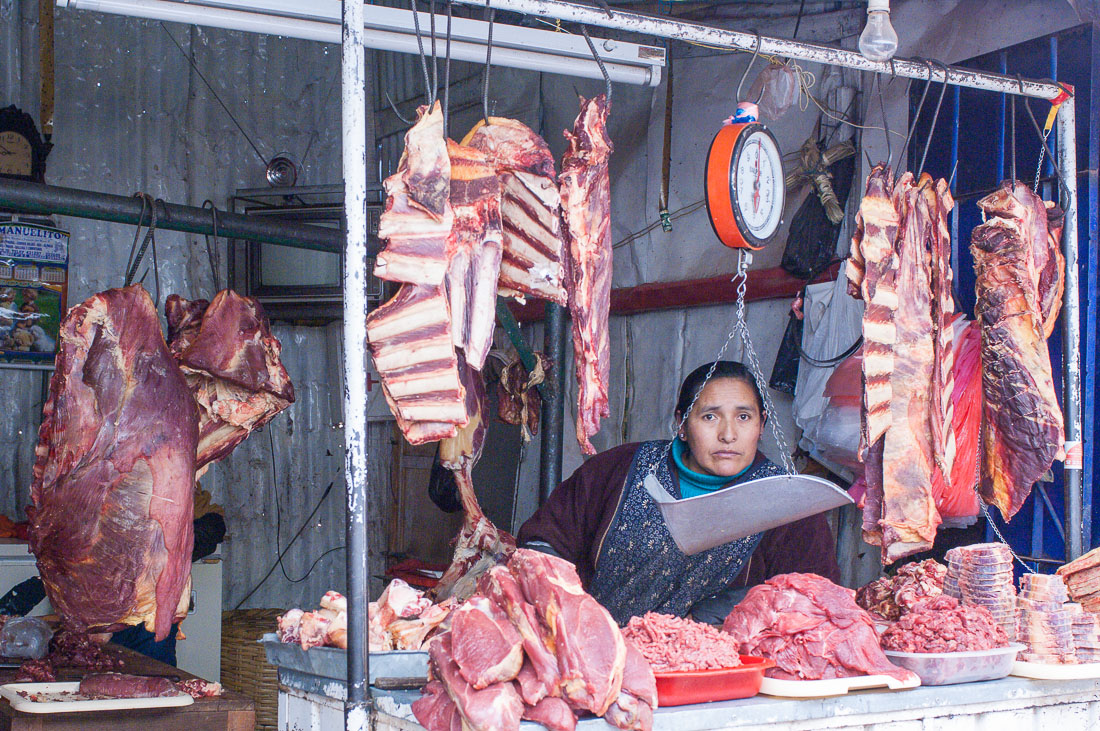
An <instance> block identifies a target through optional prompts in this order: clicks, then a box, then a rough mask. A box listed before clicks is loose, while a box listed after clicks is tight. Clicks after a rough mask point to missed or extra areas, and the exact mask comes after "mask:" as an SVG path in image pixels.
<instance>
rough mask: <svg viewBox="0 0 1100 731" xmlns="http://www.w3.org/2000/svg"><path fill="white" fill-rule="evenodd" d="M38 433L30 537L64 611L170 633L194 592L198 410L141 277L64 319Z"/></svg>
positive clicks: (79, 619)
mask: <svg viewBox="0 0 1100 731" xmlns="http://www.w3.org/2000/svg"><path fill="white" fill-rule="evenodd" d="M38 440H39V441H38V446H37V447H36V449H35V455H36V461H35V465H34V478H33V482H32V484H31V499H32V501H33V503H34V504H33V506H32V507H31V508H29V509H28V514H29V515H30V518H31V531H30V543H31V550H32V551H33V552H34V554H35V556H36V557H37V558H38V570H39V572H40V574H41V576H42V581H43V583H44V584H45V586H46V593H47V595H48V596H49V598H50V602H51V604H52V605H53V607H54V609H55V610H56V611H57V612H58V613H59V614H60V615H61V617H62V618H63V620H64V621H65V622H67V623H68V624H69V625H70V626H72V627H74V628H77V629H87V628H100V627H111V626H118V625H124V624H139V623H145V625H146V627H147V628H148V629H150V630H152V631H153V632H155V633H156V636H157V637H158V638H159V639H163V638H165V637H166V636H167V635H168V631H169V629H170V628H171V625H172V622H173V621H175V620H176V619H177V618H181V617H183V616H184V615H185V614H186V613H187V602H188V600H189V599H190V596H189V593H188V592H186V591H185V589H186V588H187V587H188V586H189V584H190V579H191V548H192V546H191V544H192V540H193V536H192V509H193V501H192V490H193V487H194V480H195V454H196V446H197V444H198V414H197V408H196V406H195V401H194V399H193V398H192V396H191V390H190V389H189V388H188V386H187V382H186V381H185V380H184V377H183V374H182V373H181V372H180V370H179V368H177V367H176V363H175V361H174V360H173V358H172V355H171V354H170V353H169V352H168V346H167V344H166V343H165V342H164V337H163V336H162V335H161V330H160V320H159V319H158V318H157V312H156V309H155V308H154V306H153V301H152V300H151V299H150V298H149V295H148V293H146V291H145V290H144V289H142V287H141V286H140V285H133V286H131V287H126V288H125V289H112V290H108V291H106V292H101V293H100V294H97V295H94V296H92V297H90V298H89V299H87V300H85V301H84V302H83V303H81V304H79V305H77V306H76V307H74V308H72V309H71V310H70V311H69V312H68V314H67V315H66V316H65V318H64V320H63V321H62V323H61V343H60V349H59V351H58V355H57V359H56V364H55V370H54V375H53V377H52V378H51V379H50V393H49V398H48V399H47V401H46V404H45V406H44V407H43V412H42V426H41V428H40V429H39V432H38Z"/></svg>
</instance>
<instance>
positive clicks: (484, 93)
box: [481, 0, 496, 124]
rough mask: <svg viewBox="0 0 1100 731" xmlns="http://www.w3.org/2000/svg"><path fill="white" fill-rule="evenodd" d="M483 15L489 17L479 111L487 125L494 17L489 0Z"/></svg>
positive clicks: (494, 13)
mask: <svg viewBox="0 0 1100 731" xmlns="http://www.w3.org/2000/svg"><path fill="white" fill-rule="evenodd" d="M485 13H486V15H488V16H489V17H488V18H487V20H488V23H489V29H488V32H487V34H486V37H485V75H484V79H483V81H482V85H481V111H482V116H483V117H484V118H485V124H489V69H490V68H491V62H492V59H493V17H494V16H495V15H496V12H495V11H494V10H493V8H492V7H490V5H489V0H485Z"/></svg>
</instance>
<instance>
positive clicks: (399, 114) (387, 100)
mask: <svg viewBox="0 0 1100 731" xmlns="http://www.w3.org/2000/svg"><path fill="white" fill-rule="evenodd" d="M386 102H387V103H389V105H390V109H392V110H393V113H394V114H396V115H397V118H398V119H400V120H401V121H402V122H404V123H405V124H407V125H409V126H410V127H411V126H412V125H413V123H412V121H411V120H408V119H405V117H404V116H403V115H402V114H401V112H399V111H398V110H397V105H396V104H394V103H393V98H392V97H391V96H390V92H389V90H388V89H387V90H386Z"/></svg>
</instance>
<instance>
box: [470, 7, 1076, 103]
mask: <svg viewBox="0 0 1100 731" xmlns="http://www.w3.org/2000/svg"><path fill="white" fill-rule="evenodd" d="M454 2H457V3H461V4H463V5H475V6H479V7H484V6H485V4H486V0H454ZM488 3H489V6H490V7H492V8H495V9H496V10H510V11H512V12H514V13H523V14H524V15H537V16H539V17H543V18H551V19H556V20H567V21H573V22H576V23H583V24H585V25H594V26H600V27H603V28H615V29H618V30H625V31H630V32H632V33H641V34H644V35H650V36H658V37H660V38H671V39H673V40H680V41H692V42H694V43H702V44H705V45H708V46H715V47H718V48H729V49H731V50H742V51H751V50H753V49H754V48H756V39H757V36H756V34H754V33H744V32H740V31H734V30H726V29H724V28H715V27H714V26H709V25H703V24H702V23H688V22H686V21H683V20H676V19H675V18H670V17H667V16H656V15H646V14H643V13H634V12H625V11H622V10H614V9H612V10H611V11H610V13H609V12H608V11H606V10H603V9H601V8H599V7H597V6H595V5H585V4H581V3H577V2H569V1H568V0H488ZM760 52H761V53H764V54H768V55H772V56H783V57H785V58H794V59H798V60H801V61H812V62H814V63H823V64H832V65H834V66H845V67H847V68H852V69H860V70H861V71H876V72H878V73H883V74H896V75H898V76H904V77H906V78H910V79H927V78H928V77H929V67H928V66H927V65H925V64H924V63H923V62H921V61H914V60H907V59H894V61H893V63H892V64H891V63H890V62H885V63H884V62H878V61H868V60H867V59H866V58H864V57H863V56H861V55H860V54H859V53H857V52H856V51H850V50H847V49H844V48H836V47H834V46H825V45H819V44H815V43H800V42H798V41H791V40H787V39H785V38H771V37H768V36H761V37H760ZM931 69H932V70H931V77H932V79H933V80H934V81H940V82H942V81H943V79H944V72H943V68H942V67H940V68H936V67H935V66H933V67H931ZM947 81H948V82H949V83H951V84H956V85H958V86H968V87H970V88H973V89H985V90H987V91H1000V92H1005V93H1009V94H1022V95H1023V96H1030V97H1037V98H1040V99H1054V98H1055V97H1057V96H1058V94H1059V93H1060V92H1061V90H1060V89H1059V88H1058V86H1057V84H1054V83H1051V82H1044V81H1029V80H1027V79H1024V81H1023V84H1022V87H1021V84H1020V82H1018V81H1017V80H1016V79H1015V78H1012V77H1010V76H1005V75H1003V74H992V73H988V72H984V71H971V70H969V69H962V68H954V67H948V72H947Z"/></svg>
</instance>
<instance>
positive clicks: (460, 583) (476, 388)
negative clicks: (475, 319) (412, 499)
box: [432, 356, 516, 601]
mask: <svg viewBox="0 0 1100 731" xmlns="http://www.w3.org/2000/svg"><path fill="white" fill-rule="evenodd" d="M459 372H460V373H461V374H462V385H463V391H464V394H465V410H466V412H467V413H468V414H469V421H468V422H467V423H466V425H465V426H463V427H462V428H461V429H458V431H457V434H456V435H455V436H454V437H450V438H447V439H444V440H442V441H441V442H440V443H439V460H440V462H441V463H442V464H443V466H444V467H446V468H447V469H449V470H451V471H452V472H453V473H454V476H455V483H456V484H457V485H458V495H459V498H460V499H461V501H462V512H463V515H464V520H463V521H462V528H461V530H460V531H459V533H458V539H457V540H456V541H455V552H454V558H453V559H452V561H451V565H450V566H449V567H448V568H447V570H446V571H445V572H444V573H443V576H442V577H441V578H440V580H439V584H437V585H436V587H435V589H433V590H432V594H433V597H434V599H435V600H436V601H442V600H444V599H447V598H450V597H454V598H455V599H456V601H464V600H465V599H467V598H469V597H470V595H472V594H473V593H474V591H475V590H476V588H477V580H478V577H480V576H481V575H482V574H484V573H485V572H487V571H488V570H489V569H491V568H492V567H493V566H496V565H497V564H499V563H502V562H504V561H505V560H507V558H508V556H510V555H511V554H512V552H513V551H515V550H516V539H515V538H513V537H512V536H511V535H510V534H509V533H508V532H507V531H502V530H500V529H499V528H497V527H496V526H495V525H493V523H492V521H490V520H489V518H488V517H486V515H485V512H484V511H483V510H482V509H481V506H480V505H479V504H478V502H477V493H475V492H474V480H473V470H474V465H475V464H476V463H477V460H478V459H479V458H480V457H481V450H482V447H484V446H485V434H486V432H487V431H488V428H489V424H488V421H487V419H488V418H489V404H488V397H487V396H486V394H485V384H484V382H483V381H482V379H481V374H480V373H478V372H477V371H475V370H474V369H473V368H471V367H470V366H468V365H466V363H465V362H464V361H463V360H462V359H461V356H459Z"/></svg>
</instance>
